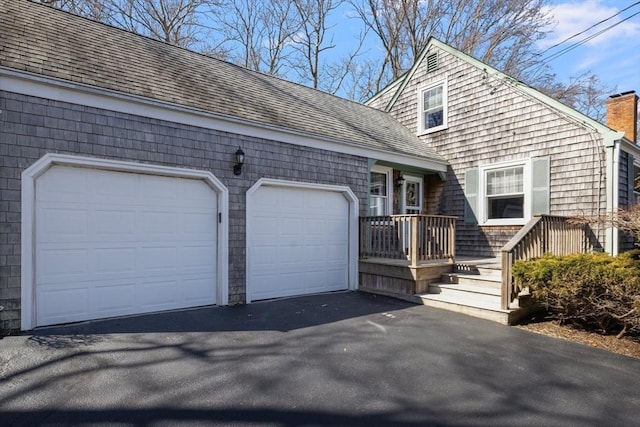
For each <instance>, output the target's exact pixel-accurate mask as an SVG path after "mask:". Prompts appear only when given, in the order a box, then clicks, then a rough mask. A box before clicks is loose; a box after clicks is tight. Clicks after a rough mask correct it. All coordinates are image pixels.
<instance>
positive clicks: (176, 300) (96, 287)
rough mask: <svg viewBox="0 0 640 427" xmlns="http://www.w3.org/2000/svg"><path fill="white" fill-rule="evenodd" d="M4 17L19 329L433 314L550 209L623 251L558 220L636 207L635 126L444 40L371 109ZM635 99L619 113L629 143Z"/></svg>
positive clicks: (65, 26)
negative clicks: (326, 305)
mask: <svg viewBox="0 0 640 427" xmlns="http://www.w3.org/2000/svg"><path fill="white" fill-rule="evenodd" d="M0 12H1V13H0V33H1V34H3V37H2V38H1V39H0V43H1V44H2V46H1V47H0V155H1V156H2V159H3V160H2V162H3V167H2V169H1V172H0V216H1V218H2V232H1V233H0V306H2V309H0V329H2V330H5V331H11V330H16V329H22V330H29V329H32V328H35V327H39V326H47V325H53V324H60V323H67V322H76V321H83V320H91V319H99V318H105V317H113V316H120V315H130V314H139V313H146V312H152V311H159V310H169V309H177V308H188V307H197V306H204V305H212V304H218V305H226V304H236V303H250V302H253V301H257V300H262V299H269V298H277V297H284V296H294V295H303V294H309V293H316V292H327V291H336V290H348V289H350V290H353V289H363V290H367V291H370V292H378V293H383V294H385V293H386V294H391V295H394V296H400V297H406V298H408V299H412V300H416V297H415V296H414V295H415V294H418V293H423V292H429V291H430V290H433V289H437V290H438V291H440V290H443V289H445V288H446V287H445V286H440V285H439V284H438V281H439V280H440V278H448V279H447V280H451V281H457V280H459V276H455V277H454V276H452V274H454V273H455V272H452V269H453V268H454V264H453V262H452V261H453V260H454V257H457V258H461V257H475V258H479V257H489V258H490V259H494V258H495V256H497V255H500V254H503V258H504V256H505V255H504V254H505V253H506V254H507V255H506V256H507V257H508V259H509V260H510V261H509V262H512V261H513V260H514V259H517V258H518V257H522V256H524V255H522V254H525V253H526V254H529V255H531V253H533V252H531V251H530V250H529V249H527V248H526V247H525V248H524V249H522V242H526V241H528V240H527V239H528V237H527V236H530V235H531V233H537V231H536V230H539V229H540V227H541V226H542V225H541V224H547V222H546V221H547V220H546V219H545V221H542V222H540V221H538V219H539V218H542V217H539V216H536V215H537V214H543V215H545V216H544V218H551V219H552V222H553V221H556V222H553V224H555V225H553V227H559V228H558V230H560V229H561V231H560V232H559V233H557V234H558V235H562V236H565V235H566V236H573V237H571V239H573V240H572V241H573V242H578V243H577V244H576V245H577V246H576V245H574V246H575V248H577V249H576V250H584V249H585V247H586V246H585V245H586V244H584V241H585V239H586V238H587V237H589V238H590V241H589V244H590V245H593V246H595V247H597V248H598V247H602V248H603V249H607V250H608V251H609V252H612V253H615V252H616V251H617V250H618V245H619V241H620V239H619V237H620V236H618V235H617V230H615V229H606V230H605V229H600V230H599V229H596V230H593V233H592V235H590V236H586V235H584V230H579V233H580V234H579V235H576V234H575V230H573V229H571V227H567V226H566V224H565V223H564V222H562V221H560V220H558V218H561V217H562V216H567V215H575V214H576V213H598V212H605V211H606V210H611V209H615V208H617V207H622V206H625V205H626V204H627V203H629V201H630V200H631V199H632V198H634V197H637V194H635V193H634V188H633V186H631V185H630V183H632V182H633V179H634V177H635V176H637V174H638V170H639V169H638V166H640V150H639V149H638V148H637V147H636V146H635V145H634V144H632V143H631V141H632V140H634V137H633V136H631V133H633V132H635V130H634V128H630V129H628V130H625V132H624V133H623V132H621V131H619V130H620V129H618V130H613V129H611V128H609V127H607V126H604V125H602V124H600V123H597V122H595V121H593V120H591V119H589V118H587V117H586V116H583V115H581V114H580V113H578V112H576V111H574V110H572V109H569V108H567V107H565V106H563V105H561V104H559V103H558V102H556V101H554V100H553V99H550V98H548V97H545V96H544V95H542V94H540V93H538V92H536V91H534V90H533V89H531V88H529V87H527V86H525V85H523V84H522V83H520V82H517V81H514V80H512V79H510V78H509V77H508V76H506V75H504V74H502V73H500V72H498V71H497V70H494V69H492V68H490V67H488V66H486V65H484V64H482V63H481V62H479V61H477V60H475V59H473V58H471V57H469V56H466V55H464V54H462V53H460V52H458V51H456V50H455V49H452V48H451V47H449V46H446V45H444V44H442V43H440V42H438V41H437V40H434V39H432V40H431V41H430V42H429V44H428V46H427V48H426V49H425V51H424V52H423V53H422V55H421V56H420V58H419V59H418V61H416V64H415V65H414V66H413V68H412V69H411V70H409V71H408V72H407V73H406V74H405V75H404V76H403V77H401V78H400V79H398V80H397V81H395V82H393V83H392V84H391V85H389V86H388V87H387V88H386V89H385V90H383V91H382V92H381V93H379V94H378V95H376V96H375V97H374V98H373V99H371V100H370V101H369V102H368V103H367V105H362V104H358V103H355V102H351V101H347V100H344V99H341V98H338V97H335V96H332V95H328V94H325V93H322V92H319V91H317V90H314V89H311V88H307V87H304V86H301V85H297V84H294V83H290V82H287V81H284V80H281V79H278V78H275V77H272V76H268V75H264V74H260V73H256V72H253V71H249V70H246V69H243V68H241V67H237V66H234V65H232V64H229V63H226V62H223V61H219V60H216V59H213V58H210V57H206V56H203V55H200V54H197V53H194V52H190V51H187V50H184V49H181V48H178V47H175V46H170V45H167V44H164V43H161V42H158V41H155V40H151V39H148V38H145V37H142V36H139V35H135V34H133V33H130V32H127V31H123V30H120V29H116V28H113V27H110V26H108V25H104V24H100V23H96V22H93V21H90V20H87V19H85V18H81V17H78V16H74V15H72V14H69V13H66V12H63V11H60V10H56V9H53V8H50V7H48V6H45V5H41V4H38V3H33V2H31V1H29V0H0ZM634 103H637V97H636V96H635V94H625V95H623V96H619V97H616V98H612V100H611V101H610V104H611V106H612V109H611V111H612V114H611V115H612V121H613V122H615V123H614V124H611V126H613V127H618V126H623V125H624V126H626V123H627V122H629V120H628V110H629V108H630V107H629V106H630V105H632V104H634ZM614 106H615V108H614ZM615 111H618V112H617V113H616V112H615ZM616 120H618V121H617V122H616ZM633 123H635V122H633ZM625 129H626V128H625ZM634 174H635V176H634ZM549 215H551V216H549ZM554 218H555V219H554ZM536 221H538V222H536ZM534 223H535V224H534ZM558 224H561V225H558ZM545 226H546V225H545ZM563 227H564V228H563ZM571 233H573V234H571ZM522 236H524V237H522ZM540 236H543V237H541V239H542V240H544V241H545V242H547V243H548V242H551V241H552V240H553V238H554V237H553V236H555V234H554V235H553V236H551V235H550V236H549V237H546V235H542V234H541V235H540ZM576 236H578V237H576ZM514 239H515V240H514ZM529 240H531V239H529ZM625 242H626V241H625ZM627 244H628V242H627ZM574 246H571V248H574ZM505 247H509V248H510V249H509V250H508V251H506V252H505ZM536 247H538V246H536ZM539 247H540V248H541V247H543V246H540V245H539ZM562 247H563V248H564V250H569V249H570V248H569V246H567V245H566V244H564V243H563V246H562ZM571 250H572V249H571ZM457 258H456V259H457ZM455 265H456V266H459V267H460V266H462V267H464V268H475V267H477V266H476V265H472V264H471V263H470V262H467V263H466V264H464V265H463V264H455ZM506 265H507V269H506V270H505V269H504V268H503V270H502V272H503V276H504V274H506V276H504V277H506V278H504V279H503V280H502V281H501V285H500V286H501V288H498V290H497V293H498V299H500V298H501V301H502V308H501V310H502V311H509V310H511V308H510V304H511V300H512V299H514V298H515V297H516V296H517V289H514V288H513V286H512V284H511V283H510V276H509V274H508V268H509V265H510V264H506ZM462 267H461V268H462ZM505 271H507V273H504V272H505ZM498 274H499V273H498ZM491 292H494V290H493V289H492V291H491ZM483 298H484V297H483Z"/></svg>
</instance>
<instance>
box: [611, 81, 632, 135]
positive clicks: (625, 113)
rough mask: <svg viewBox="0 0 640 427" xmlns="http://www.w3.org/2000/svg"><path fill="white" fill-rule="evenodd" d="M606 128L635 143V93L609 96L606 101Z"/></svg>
mask: <svg viewBox="0 0 640 427" xmlns="http://www.w3.org/2000/svg"><path fill="white" fill-rule="evenodd" d="M606 104H607V126H609V127H610V128H611V129H613V130H617V131H619V132H624V137H625V138H627V139H628V140H630V141H631V142H633V143H635V142H636V141H637V136H638V129H637V123H638V96H637V95H636V92H635V91H633V90H632V91H630V92H623V93H619V94H617V95H611V96H610V97H609V99H607V100H606Z"/></svg>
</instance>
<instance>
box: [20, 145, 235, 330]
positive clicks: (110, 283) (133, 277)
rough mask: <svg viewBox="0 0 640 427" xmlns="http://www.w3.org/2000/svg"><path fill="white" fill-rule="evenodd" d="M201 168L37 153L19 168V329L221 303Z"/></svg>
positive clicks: (215, 229) (220, 207) (214, 232)
mask: <svg viewBox="0 0 640 427" xmlns="http://www.w3.org/2000/svg"><path fill="white" fill-rule="evenodd" d="M227 212H228V191H227V189H226V187H225V186H224V185H223V184H222V183H221V182H220V181H219V180H218V179H217V178H216V177H215V176H214V175H212V174H211V173H210V172H206V171H195V170H189V169H181V168H171V167H164V166H155V165H147V164H139V163H132V162H122V161H114V160H105V159H95V158H87V157H78V156H69V155H59V154H47V155H45V156H44V157H43V158H41V159H40V160H39V161H38V162H36V163H35V164H33V165H32V166H31V167H30V168H28V169H27V170H25V171H24V172H23V174H22V329H23V330H28V329H32V328H34V327H36V326H45V325H52V324H59V323H67V322H73V321H82V320H91V319H99V318H106V317H113V316H119V315H129V314H138V313H146V312H152V311H160V310H169V309H176V308H186V307H195V306H201V305H210V304H219V305H224V304H227V301H228V248H227V242H228V220H227Z"/></svg>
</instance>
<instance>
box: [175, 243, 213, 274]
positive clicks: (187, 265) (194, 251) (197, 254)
mask: <svg viewBox="0 0 640 427" xmlns="http://www.w3.org/2000/svg"><path fill="white" fill-rule="evenodd" d="M216 252H217V251H216V247H215V246H213V245H198V246H185V247H183V248H181V249H180V257H179V258H180V259H183V260H184V261H183V263H182V266H183V268H184V270H185V271H203V272H213V271H214V268H213V266H214V265H215V261H216Z"/></svg>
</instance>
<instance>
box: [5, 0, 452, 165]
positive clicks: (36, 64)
mask: <svg viewBox="0 0 640 427" xmlns="http://www.w3.org/2000/svg"><path fill="white" fill-rule="evenodd" d="M0 7H1V11H0V34H2V37H1V38H0V43H1V45H0V66H3V67H7V68H13V69H17V70H21V71H27V72H32V73H37V74H41V75H44V76H49V77H55V78H59V79H64V80H68V81H72V82H76V83H82V84H86V85H91V86H95V87H99V88H104V89H109V90H114V91H118V92H122V93H127V94H132V95H137V96H142V97H147V98H152V99H156V100H160V101H164V102H169V103H174V104H178V105H182V106H187V107H191V108H195V109H198V110H203V111H207V112H212V113H217V114H222V115H225V116H230V117H235V118H241V119H245V120H248V121H251V122H258V123H262V124H266V125H270V126H276V127H278V128H284V129H288V130H294V131H298V132H303V133H306V134H314V135H317V136H319V137H325V138H330V139H335V140H339V141H343V142H345V143H348V144H356V145H361V146H365V147H371V148H374V149H382V150H385V151H389V152H392V153H398V154H404V155H411V156H413V157H417V158H423V159H430V160H433V161H436V162H443V163H444V160H443V159H442V157H440V156H439V155H438V154H437V153H436V152H435V151H434V150H432V149H431V148H429V147H426V146H425V145H424V143H422V142H420V141H419V140H418V138H417V137H416V136H415V135H414V134H412V133H411V132H409V130H408V129H406V128H405V127H404V126H402V125H401V124H400V123H399V122H397V121H396V120H395V119H393V118H392V117H390V116H389V115H388V114H386V113H384V112H382V111H379V110H376V109H374V108H370V107H367V106H364V105H362V104H358V103H355V102H351V101H348V100H345V99H342V98H339V97H336V96H333V95H329V94H326V93H323V92H321V91H318V90H314V89H311V88H308V87H305V86H302V85H298V84H295V83H291V82H287V81H285V80H282V79H278V78H275V77H272V76H268V75H265V74H261V73H257V72H253V71H250V70H247V69H244V68H242V67H238V66H235V65H233V64H229V63H227V62H224V61H220V60H216V59H213V58H210V57H207V56H204V55H200V54H197V53H194V52H191V51H188V50H185V49H181V48H178V47H175V46H171V45H168V44H165V43H162V42H158V41H155V40H151V39H149V38H146V37H142V36H138V35H135V34H133V33H130V32H127V31H123V30H120V29H116V28H114V27H111V26H108V25H104V24H101V23H97V22H94V21H91V20H88V19H85V18H81V17H78V16H75V15H72V14H69V13H66V12H62V11H59V10H56V9H53V8H50V7H48V6H44V5H40V4H35V3H32V2H30V1H28V0H0Z"/></svg>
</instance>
